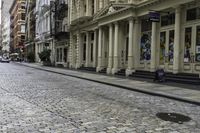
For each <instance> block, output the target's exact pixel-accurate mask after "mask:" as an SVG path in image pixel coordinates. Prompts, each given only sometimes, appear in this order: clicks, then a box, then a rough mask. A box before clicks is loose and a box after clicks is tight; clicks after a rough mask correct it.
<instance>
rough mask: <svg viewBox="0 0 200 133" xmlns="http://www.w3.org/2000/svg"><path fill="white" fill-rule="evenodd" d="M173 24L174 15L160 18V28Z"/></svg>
mask: <svg viewBox="0 0 200 133" xmlns="http://www.w3.org/2000/svg"><path fill="white" fill-rule="evenodd" d="M173 24H175V13H171V14H168V15H165V16H161V26H168V25H173Z"/></svg>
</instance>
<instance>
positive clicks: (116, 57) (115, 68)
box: [112, 22, 119, 74]
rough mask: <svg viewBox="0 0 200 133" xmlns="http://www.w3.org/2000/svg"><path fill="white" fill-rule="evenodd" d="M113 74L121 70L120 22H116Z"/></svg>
mask: <svg viewBox="0 0 200 133" xmlns="http://www.w3.org/2000/svg"><path fill="white" fill-rule="evenodd" d="M113 61H114V62H113V69H112V74H115V73H116V72H118V70H119V23H118V22H116V23H115V36H114V58H113Z"/></svg>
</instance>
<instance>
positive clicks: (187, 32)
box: [184, 27, 192, 63]
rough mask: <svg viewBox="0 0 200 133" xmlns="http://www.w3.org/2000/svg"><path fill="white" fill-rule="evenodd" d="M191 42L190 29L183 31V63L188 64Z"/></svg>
mask: <svg viewBox="0 0 200 133" xmlns="http://www.w3.org/2000/svg"><path fill="white" fill-rule="evenodd" d="M191 42H192V28H191V27H190V28H186V29H185V48H184V62H185V63H187V62H190V60H191V59H190V57H191Z"/></svg>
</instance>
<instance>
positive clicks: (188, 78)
mask: <svg viewBox="0 0 200 133" xmlns="http://www.w3.org/2000/svg"><path fill="white" fill-rule="evenodd" d="M129 77H132V78H145V79H151V80H153V79H154V78H155V73H154V72H149V71H144V70H137V71H136V72H134V73H132V75H130V76H129ZM165 79H166V81H169V82H176V83H182V84H193V85H200V78H199V75H198V74H188V73H178V74H173V73H170V72H166V73H165Z"/></svg>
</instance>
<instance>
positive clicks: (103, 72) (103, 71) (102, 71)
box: [99, 68, 107, 74]
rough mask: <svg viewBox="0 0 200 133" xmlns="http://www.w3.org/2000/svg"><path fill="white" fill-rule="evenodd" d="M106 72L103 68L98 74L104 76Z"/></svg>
mask: <svg viewBox="0 0 200 133" xmlns="http://www.w3.org/2000/svg"><path fill="white" fill-rule="evenodd" d="M106 70H107V69H106V68H103V69H102V70H101V71H99V73H102V74H106Z"/></svg>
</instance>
